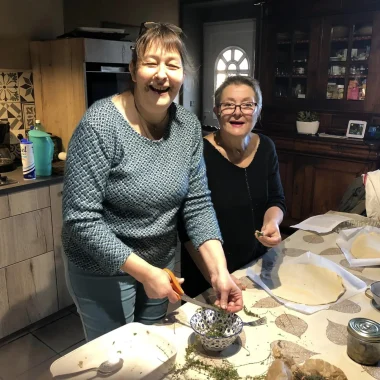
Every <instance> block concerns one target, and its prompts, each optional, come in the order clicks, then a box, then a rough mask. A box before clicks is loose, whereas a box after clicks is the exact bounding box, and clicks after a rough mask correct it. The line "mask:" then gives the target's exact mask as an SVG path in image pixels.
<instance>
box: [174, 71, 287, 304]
mask: <svg viewBox="0 0 380 380" xmlns="http://www.w3.org/2000/svg"><path fill="white" fill-rule="evenodd" d="M261 107H262V95H261V90H260V87H259V84H258V82H257V81H256V80H253V79H251V78H248V77H245V76H233V77H229V78H227V79H226V80H225V81H224V83H223V84H222V85H221V86H220V87H219V88H218V89H217V90H216V92H215V107H214V112H215V114H216V115H217V117H218V121H219V125H220V129H219V130H218V131H217V132H215V133H213V134H210V135H208V136H206V137H205V139H204V140H205V141H204V150H203V152H204V158H205V162H206V168H207V177H208V186H209V189H210V191H211V198H212V202H213V204H214V208H215V211H216V215H217V218H218V222H219V227H220V229H221V232H222V237H223V240H224V244H223V248H224V252H225V256H226V259H227V265H228V270H229V272H230V273H231V272H234V271H235V270H237V269H239V268H241V267H242V266H244V265H246V264H248V263H249V262H251V261H252V260H254V259H255V258H257V257H259V256H261V255H263V254H264V253H265V252H266V249H267V248H266V247H274V246H276V245H277V244H279V243H280V242H281V234H280V229H279V224H280V223H281V222H282V219H283V216H284V213H285V210H286V208H285V197H284V192H283V188H282V185H281V180H280V175H279V167H278V159H277V154H276V150H275V147H274V144H273V142H272V140H271V139H270V138H269V137H267V136H264V135H262V134H256V133H253V132H251V131H252V129H253V128H254V126H255V124H256V121H257V119H258V117H259V115H260V111H261ZM259 231H260V233H259ZM179 232H180V238H181V240H182V242H185V244H184V245H183V246H182V258H181V276H182V277H184V278H185V283H184V284H183V288H184V290H185V293H186V294H188V295H189V296H191V297H195V296H197V295H198V294H200V293H202V292H203V291H205V290H206V289H208V288H209V287H210V285H209V283H208V282H207V281H206V280H205V278H206V279H207V271H206V270H205V267H204V264H203V262H202V260H201V256H200V255H199V253H198V252H197V251H196V250H195V249H194V246H193V245H192V243H191V242H190V241H188V240H189V239H188V237H187V236H186V234H185V233H184V229H183V228H182V227H181V226H180V228H179ZM261 234H262V236H261ZM202 273H203V274H204V275H202ZM235 280H236V279H235ZM236 282H237V283H238V285H241V284H239V281H238V280H236Z"/></svg>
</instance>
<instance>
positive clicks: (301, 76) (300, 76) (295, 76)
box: [292, 74, 307, 79]
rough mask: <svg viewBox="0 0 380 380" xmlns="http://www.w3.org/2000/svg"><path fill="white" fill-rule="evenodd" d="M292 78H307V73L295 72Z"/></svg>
mask: <svg viewBox="0 0 380 380" xmlns="http://www.w3.org/2000/svg"><path fill="white" fill-rule="evenodd" d="M292 78H305V79H306V78H307V75H298V74H294V75H292Z"/></svg>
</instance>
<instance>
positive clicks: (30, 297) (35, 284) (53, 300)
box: [0, 252, 58, 337]
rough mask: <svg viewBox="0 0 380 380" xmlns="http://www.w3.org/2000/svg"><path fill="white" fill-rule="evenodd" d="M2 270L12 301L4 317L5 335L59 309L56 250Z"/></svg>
mask: <svg viewBox="0 0 380 380" xmlns="http://www.w3.org/2000/svg"><path fill="white" fill-rule="evenodd" d="M3 270H5V279H6V289H7V294H8V300H9V301H8V310H7V311H6V312H5V315H4V316H3V318H2V320H1V324H2V329H3V331H2V334H3V336H4V335H8V334H11V333H12V332H14V331H17V330H19V329H22V328H23V327H26V326H28V325H30V324H31V323H34V322H37V321H38V320H40V319H42V318H45V317H47V316H48V315H50V314H53V313H54V312H56V311H58V305H57V288H56V281H55V270H54V253H53V252H48V253H45V254H44V255H40V256H37V257H34V258H32V259H30V260H25V261H22V262H20V263H17V264H14V265H11V266H9V267H7V268H5V269H3ZM3 280H4V279H3ZM0 282H1V273H0ZM0 312H1V309H0ZM3 313H4V312H3ZM0 334H1V332H0ZM0 337H1V335H0Z"/></svg>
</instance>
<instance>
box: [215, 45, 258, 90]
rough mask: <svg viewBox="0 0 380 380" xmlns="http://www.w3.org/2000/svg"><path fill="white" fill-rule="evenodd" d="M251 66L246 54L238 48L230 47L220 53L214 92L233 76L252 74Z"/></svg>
mask: <svg viewBox="0 0 380 380" xmlns="http://www.w3.org/2000/svg"><path fill="white" fill-rule="evenodd" d="M250 68H251V64H250V62H249V58H248V56H247V54H246V52H245V51H244V50H243V49H241V48H239V47H237V46H230V47H228V48H226V49H224V50H222V51H221V52H220V54H219V55H218V58H217V59H216V62H215V75H214V90H216V89H217V88H218V87H219V86H220V85H221V84H222V83H223V81H224V80H225V79H226V78H227V77H230V76H233V75H244V76H248V75H249V74H250Z"/></svg>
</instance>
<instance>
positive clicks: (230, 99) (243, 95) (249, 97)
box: [214, 84, 257, 137]
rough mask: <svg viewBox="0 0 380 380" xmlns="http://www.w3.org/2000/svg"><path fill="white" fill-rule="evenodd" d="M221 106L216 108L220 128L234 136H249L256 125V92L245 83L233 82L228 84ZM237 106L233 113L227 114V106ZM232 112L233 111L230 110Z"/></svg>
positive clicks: (223, 93) (221, 99) (222, 96)
mask: <svg viewBox="0 0 380 380" xmlns="http://www.w3.org/2000/svg"><path fill="white" fill-rule="evenodd" d="M220 104H221V105H220V106H218V107H215V108H214V112H215V114H216V115H217V117H218V121H219V125H220V128H221V129H222V130H223V131H225V132H227V133H228V134H231V135H232V136H241V137H244V136H247V135H248V133H249V132H250V131H251V130H252V129H253V127H254V115H255V112H256V111H257V109H256V100H255V92H254V90H253V88H252V87H250V86H247V85H245V84H237V85H236V84H231V85H229V86H227V87H226V88H225V89H224V90H223V92H222V94H221V98H220ZM235 105H237V106H242V107H244V108H245V109H244V110H243V112H242V108H241V107H236V108H235V111H234V112H233V113H232V114H227V110H226V111H223V109H225V108H231V107H232V108H233V107H234V106H235ZM229 112H231V111H229Z"/></svg>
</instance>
